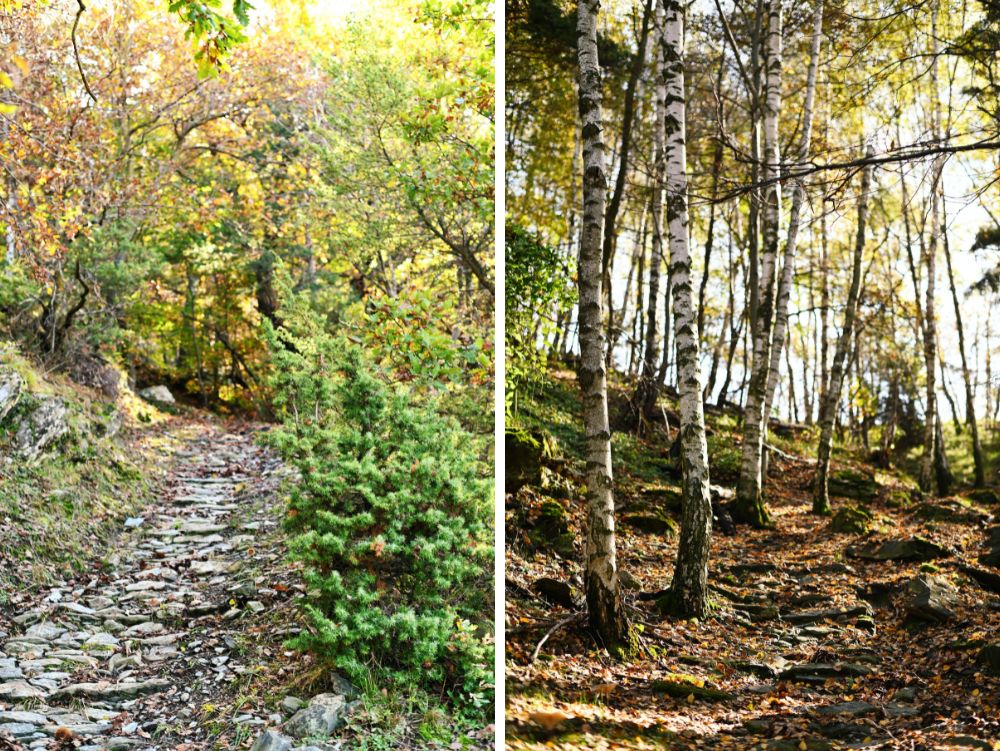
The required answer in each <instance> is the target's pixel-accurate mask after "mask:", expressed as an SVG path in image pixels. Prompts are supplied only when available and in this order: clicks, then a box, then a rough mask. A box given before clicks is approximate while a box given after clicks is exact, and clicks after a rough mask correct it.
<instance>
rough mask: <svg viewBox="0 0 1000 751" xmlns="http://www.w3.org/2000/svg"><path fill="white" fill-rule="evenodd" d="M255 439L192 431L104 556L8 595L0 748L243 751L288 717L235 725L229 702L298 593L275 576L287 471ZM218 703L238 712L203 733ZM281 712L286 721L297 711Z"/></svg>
mask: <svg viewBox="0 0 1000 751" xmlns="http://www.w3.org/2000/svg"><path fill="white" fill-rule="evenodd" d="M255 432H256V429H255V428H254V427H252V426H245V425H244V426H240V425H236V426H235V427H233V428H232V429H230V430H228V431H223V430H221V429H219V428H218V427H215V426H213V425H209V424H205V423H197V422H196V423H193V424H188V425H185V426H184V427H183V428H181V433H180V434H179V435H178V436H176V437H177V438H178V439H179V440H180V448H179V449H178V450H177V451H176V452H175V454H174V455H173V457H172V459H171V460H170V461H171V462H172V464H171V469H170V472H169V476H168V479H167V481H166V483H165V484H164V487H163V488H162V489H161V492H160V493H159V496H158V497H157V498H155V499H154V500H152V502H151V503H149V504H148V505H147V506H146V507H145V508H144V509H143V510H142V512H141V515H137V516H136V517H133V518H129V519H127V520H126V521H125V523H124V525H123V529H122V532H121V535H120V537H119V538H118V540H117V543H116V544H115V545H114V546H113V547H112V548H109V549H108V550H107V551H106V552H105V555H104V558H103V560H99V561H92V562H91V563H90V566H89V567H87V568H86V569H85V570H84V573H82V574H80V575H79V576H77V577H76V578H75V579H73V580H68V581H62V582H57V583H56V584H55V585H54V586H51V587H50V588H48V589H47V591H42V592H40V593H38V594H37V595H35V596H28V595H20V596H18V595H15V596H13V597H12V598H11V604H10V606H9V609H10V610H12V612H9V613H8V615H9V618H6V617H4V616H0V749H21V748H24V749H63V748H66V749H69V748H73V749H80V751H100V750H106V751H116V750H119V749H137V750H142V749H148V750H150V751H153V750H154V749H156V750H159V749H178V750H184V751H193V750H194V749H204V748H215V747H220V746H221V747H234V746H236V745H241V744H242V743H247V742H249V741H248V739H250V738H253V737H257V736H259V735H260V734H261V732H262V731H263V729H264V726H266V725H273V724H277V723H278V722H280V721H281V720H282V719H284V717H283V716H282V715H281V714H280V713H278V714H270V715H268V714H266V712H267V710H266V709H264V707H263V702H261V701H256V702H254V701H246V700H245V701H244V702H243V703H244V704H246V705H247V706H246V708H245V711H242V713H241V712H240V709H239V707H240V703H239V702H238V701H236V699H235V697H238V696H239V695H241V693H245V692H247V687H248V686H249V684H250V683H251V682H252V681H253V680H254V679H255V677H257V675H258V674H259V672H260V670H261V668H260V667H259V664H258V661H259V660H260V659H261V655H262V653H261V650H262V646H261V643H260V642H266V641H267V640H268V639H270V641H271V642H272V643H273V644H274V645H276V646H275V650H277V651H278V652H280V650H281V647H280V641H281V637H282V636H285V637H287V636H288V634H289V631H288V629H287V625H288V623H287V621H286V624H285V625H286V629H285V633H284V634H281V633H278V634H275V633H273V631H272V632H270V633H269V634H268V635H267V636H266V637H264V636H261V633H262V632H263V629H262V628H260V627H259V623H260V622H261V621H263V620H264V619H265V618H266V616H267V613H268V612H273V611H274V610H275V609H276V608H280V607H282V606H283V605H285V604H288V603H290V594H291V590H293V589H294V587H295V585H292V586H288V585H284V584H281V583H278V580H279V578H280V577H277V578H276V577H275V575H274V574H273V572H271V571H269V570H268V567H269V566H270V567H271V568H275V567H276V566H279V565H280V566H281V567H282V568H284V564H283V560H284V556H283V551H281V550H278V549H276V548H277V544H276V543H274V542H272V541H271V540H269V539H268V535H269V533H273V532H274V531H275V530H276V529H277V525H278V514H277V512H276V508H277V507H278V506H277V503H276V500H275V499H276V495H275V494H276V492H277V489H278V485H279V482H280V479H281V477H282V474H283V472H284V470H283V469H282V467H281V465H280V463H279V462H278V461H277V460H276V459H274V458H273V457H272V456H270V455H269V454H268V453H267V452H266V451H265V450H263V449H261V448H260V447H258V446H257V445H256V444H255V443H254V433H255ZM262 548H263V549H262ZM292 622H294V619H293V621H292ZM275 637H276V638H275ZM264 654H265V655H267V654H273V652H265V653H264ZM345 701H346V700H345V699H343V698H341V699H340V701H339V702H338V703H337V709H338V710H339V709H340V708H342V707H343V705H344V703H345ZM223 706H225V707H227V708H229V707H235V711H232V713H227V714H226V715H221V713H220V716H219V717H218V719H217V720H216V721H214V722H210V721H207V719H206V718H208V717H211V715H212V712H213V708H215V707H223ZM283 706H284V708H285V710H286V715H285V716H287V714H291V713H292V712H294V711H295V710H297V709H299V706H300V704H298V703H296V702H294V701H285V702H284V703H283ZM272 712H273V710H272ZM314 712H315V710H314ZM322 714H323V713H321V715H322ZM329 714H330V713H329V712H328V713H326V715H327V716H326V717H325V719H329V717H328V715H329ZM333 714H334V719H336V714H337V712H336V711H334V712H333ZM326 733H327V734H329V730H326ZM223 735H225V736H226V738H227V741H226V743H225V744H219V743H218V742H217V741H218V740H219V737H220V736H223ZM266 737H267V734H265V738H266ZM286 743H287V745H286ZM258 745H260V742H258ZM264 747H267V746H266V743H265V746H264ZM272 747H273V748H285V749H287V748H290V747H291V742H290V741H289V742H286V741H284V740H282V741H281V742H280V743H279V744H278V745H276V746H272Z"/></svg>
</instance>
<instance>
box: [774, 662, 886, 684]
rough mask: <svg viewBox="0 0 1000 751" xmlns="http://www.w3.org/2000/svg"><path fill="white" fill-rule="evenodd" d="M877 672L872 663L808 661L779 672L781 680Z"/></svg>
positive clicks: (851, 675)
mask: <svg viewBox="0 0 1000 751" xmlns="http://www.w3.org/2000/svg"><path fill="white" fill-rule="evenodd" d="M874 672H875V668H873V667H871V666H870V665H859V664H858V663H854V662H806V663H802V664H800V665H792V666H790V667H788V668H785V669H784V670H782V671H781V672H780V673H779V674H778V678H779V679H781V680H792V681H818V682H822V681H825V680H827V679H829V678H833V679H839V678H860V677H863V676H866V675H870V674H871V673H874Z"/></svg>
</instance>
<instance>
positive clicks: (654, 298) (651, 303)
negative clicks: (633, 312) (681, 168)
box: [628, 2, 669, 435]
mask: <svg viewBox="0 0 1000 751" xmlns="http://www.w3.org/2000/svg"><path fill="white" fill-rule="evenodd" d="M656 25H657V28H658V29H660V28H662V26H663V9H662V7H661V6H660V4H659V2H657V5H656ZM664 54H665V53H664V49H663V44H662V42H661V43H660V44H658V45H657V49H656V55H655V58H656V63H655V68H656V89H655V92H656V96H655V100H656V101H655V104H654V107H653V191H652V193H653V195H652V200H651V201H650V214H651V219H652V222H653V250H652V253H651V254H650V257H649V295H648V297H647V300H646V332H645V342H644V345H643V348H642V352H643V355H642V368H641V369H640V373H639V381H638V383H637V384H636V388H635V393H633V395H632V398H631V399H630V400H629V412H630V414H629V415H628V422H629V428H630V429H632V430H634V431H635V432H636V434H638V435H642V434H643V433H644V432H645V430H644V428H645V423H646V419H647V418H648V417H649V416H650V415H651V414H652V413H653V412H654V410H655V408H656V396H657V391H658V389H657V388H656V380H655V376H656V363H657V360H658V359H659V358H658V356H657V355H658V353H657V342H656V303H657V302H658V301H659V298H660V267H661V266H662V265H663V244H664V242H665V238H664V232H663V229H664V227H663V186H664V174H665V170H666V166H665V165H666V163H665V155H664V150H663V139H664V129H665V127H666V126H665V118H666V106H667V103H666V97H667V85H666V79H665V70H666V66H665V61H664ZM668 294H669V292H668ZM663 345H664V351H666V345H667V341H666V336H664V342H663Z"/></svg>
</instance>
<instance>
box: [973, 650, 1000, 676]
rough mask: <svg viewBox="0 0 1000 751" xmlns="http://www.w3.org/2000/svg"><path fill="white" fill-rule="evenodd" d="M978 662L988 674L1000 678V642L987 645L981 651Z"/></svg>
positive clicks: (977, 658)
mask: <svg viewBox="0 0 1000 751" xmlns="http://www.w3.org/2000/svg"><path fill="white" fill-rule="evenodd" d="M976 661H977V662H978V663H979V664H980V665H982V666H983V669H984V671H985V672H986V673H989V674H990V675H996V676H1000V642H995V643H993V644H987V645H986V646H985V647H983V648H982V649H981V650H979V655H978V656H977V657H976Z"/></svg>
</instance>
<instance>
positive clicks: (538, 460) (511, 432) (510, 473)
mask: <svg viewBox="0 0 1000 751" xmlns="http://www.w3.org/2000/svg"><path fill="white" fill-rule="evenodd" d="M555 456H556V446H555V440H554V439H553V438H552V437H550V436H548V435H546V434H545V433H543V432H542V431H540V430H529V429H528V428H523V427H508V428H507V429H506V431H505V433H504V457H505V465H504V478H505V479H504V487H505V488H506V490H507V492H508V493H516V492H517V491H518V490H519V489H520V488H521V487H523V486H524V485H538V484H540V483H541V481H542V466H543V465H544V464H545V462H547V461H552V460H553V459H555Z"/></svg>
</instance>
